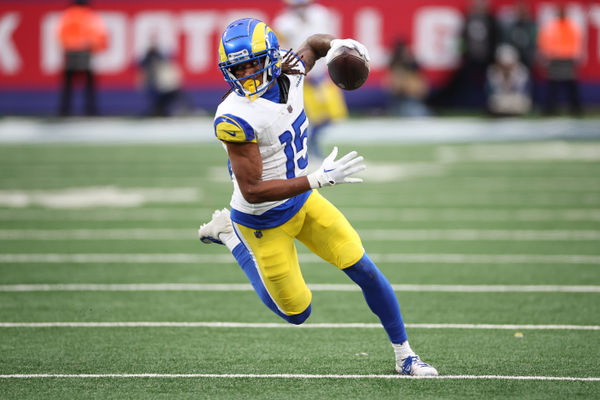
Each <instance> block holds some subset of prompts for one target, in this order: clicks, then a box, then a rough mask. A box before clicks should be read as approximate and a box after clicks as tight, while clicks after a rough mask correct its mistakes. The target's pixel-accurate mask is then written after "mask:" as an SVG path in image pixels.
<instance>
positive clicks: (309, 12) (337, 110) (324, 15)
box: [273, 0, 348, 162]
mask: <svg viewBox="0 0 600 400" xmlns="http://www.w3.org/2000/svg"><path fill="white" fill-rule="evenodd" d="M284 3H285V4H286V8H285V9H284V10H283V12H282V13H281V14H279V15H278V16H277V17H276V18H275V20H274V22H273V28H274V29H275V31H276V33H277V36H278V38H279V40H280V42H281V43H280V45H281V47H283V48H287V49H298V48H299V47H300V45H301V44H302V42H303V41H304V40H305V39H306V38H307V37H309V36H310V35H312V34H315V33H329V34H334V35H335V34H336V32H334V26H335V24H334V23H333V21H334V18H335V17H334V16H333V15H332V13H331V12H330V11H329V10H328V9H327V8H325V7H324V6H322V5H320V4H316V3H315V2H313V1H312V0H284ZM304 109H305V110H306V115H307V117H308V119H309V121H310V128H309V132H308V140H309V146H308V149H309V151H310V154H309V155H310V157H311V159H312V160H311V161H312V162H315V161H316V162H319V160H321V159H322V158H323V154H322V152H321V149H320V144H319V141H320V136H321V134H322V132H323V130H324V128H326V127H327V126H328V125H329V124H330V123H332V122H334V121H339V120H341V119H344V118H346V117H347V116H348V109H347V107H346V101H345V100H344V95H343V94H342V91H341V90H340V89H339V88H338V87H337V86H336V85H335V84H334V83H333V82H332V81H331V79H330V78H329V73H328V71H327V65H326V64H325V59H320V60H317V62H316V64H315V66H314V67H313V69H312V70H311V72H310V75H308V76H307V78H306V81H305V83H304Z"/></svg>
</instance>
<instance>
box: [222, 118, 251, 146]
mask: <svg viewBox="0 0 600 400" xmlns="http://www.w3.org/2000/svg"><path fill="white" fill-rule="evenodd" d="M215 136H216V137H217V139H219V140H223V141H225V142H236V143H243V142H252V143H256V135H255V134H254V129H253V128H252V126H250V124H249V123H248V122H246V121H245V120H244V119H242V118H240V117H238V116H235V115H232V114H223V115H219V116H218V117H217V118H216V119H215Z"/></svg>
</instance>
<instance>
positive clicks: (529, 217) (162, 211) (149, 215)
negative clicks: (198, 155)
mask: <svg viewBox="0 0 600 400" xmlns="http://www.w3.org/2000/svg"><path fill="white" fill-rule="evenodd" d="M573 179H575V178H573ZM212 211H213V210H212V209H208V208H198V209H196V208H194V209H180V208H158V207H156V208H133V209H108V210H106V209H90V210H86V211H80V210H73V209H70V210H53V211H52V212H49V211H48V210H44V209H42V210H36V209H17V210H14V209H11V210H0V220H3V221H22V220H36V221H149V220H150V221H190V220H193V219H194V218H197V219H198V224H200V222H201V221H202V218H205V219H207V218H209V217H210V214H211V213H212ZM343 211H344V214H346V215H347V216H348V217H350V218H351V219H352V220H361V221H363V220H364V221H366V220H368V221H374V220H375V221H392V220H393V221H440V220H442V221H478V222H490V221H492V222H494V221H502V222H507V221H600V209H597V208H589V209H588V208H583V209H577V208H574V209H571V208H565V209H556V210H552V209H544V208H527V209H515V210H511V209H493V208H486V209H476V210H474V209H469V208H440V209H438V208H434V209H432V208H370V207H365V208H360V207H344V209H343Z"/></svg>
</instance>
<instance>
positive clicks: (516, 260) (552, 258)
mask: <svg viewBox="0 0 600 400" xmlns="http://www.w3.org/2000/svg"><path fill="white" fill-rule="evenodd" d="M215 246H216V245H215ZM369 257H370V258H371V259H372V260H373V261H375V262H382V263H384V262H387V263H432V264H591V265H598V266H600V256H598V255H580V254H572V255H571V254H427V253H424V254H403V253H386V254H383V253H369ZM299 259H300V261H301V262H303V263H322V262H324V261H323V260H321V259H320V258H319V257H318V256H316V255H314V254H309V253H301V254H299ZM0 263H3V264H18V263H41V264H46V263H49V264H56V263H81V264H88V263H139V264H151V263H159V264H181V263H187V264H230V263H235V260H234V258H233V256H232V255H231V254H229V253H224V254H190V253H155V254H152V253H144V254H130V253H127V254H116V253H113V254H109V253H99V254H94V253H84V254H81V253H79V254H61V253H38V254H18V253H16V254H15V253H6V254H0Z"/></svg>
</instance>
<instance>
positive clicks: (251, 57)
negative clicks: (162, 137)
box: [198, 18, 437, 376]
mask: <svg viewBox="0 0 600 400" xmlns="http://www.w3.org/2000/svg"><path fill="white" fill-rule="evenodd" d="M339 47H349V48H354V49H356V50H357V51H358V52H359V53H361V54H362V55H363V56H365V57H366V58H367V59H368V53H367V49H366V48H365V47H364V46H363V45H362V44H360V43H358V42H356V41H354V40H352V39H343V40H341V39H335V38H334V37H333V36H331V35H327V34H315V35H312V36H310V37H309V38H308V39H307V40H306V41H305V42H304V44H302V46H300V48H299V49H298V52H297V53H296V54H294V53H293V52H289V51H284V50H280V49H279V44H278V40H277V36H276V35H275V33H274V32H273V30H272V29H271V28H270V27H269V26H267V25H266V24H265V23H264V22H261V21H259V20H256V19H252V18H246V19H241V20H237V21H235V22H233V23H231V24H230V25H229V26H228V27H227V28H226V29H225V31H224V33H223V35H222V37H221V42H220V44H219V69H220V70H221V72H222V73H223V76H224V77H225V80H226V81H227V82H228V83H229V85H230V87H231V90H230V92H229V93H228V94H226V95H225V97H224V100H223V102H222V103H221V104H220V105H219V107H218V108H217V112H216V116H215V120H214V128H215V135H216V136H217V138H218V139H219V140H221V142H222V143H223V146H224V147H225V150H226V151H227V155H228V158H229V160H228V161H229V172H230V175H231V178H232V181H233V195H232V198H231V203H230V205H231V212H229V211H228V210H227V209H223V210H217V211H215V212H214V214H213V217H212V220H211V221H210V222H209V223H207V224H204V225H202V226H201V227H200V229H199V230H198V235H199V237H200V239H201V240H202V241H203V242H206V243H212V242H215V243H220V244H225V245H226V246H227V247H228V248H229V250H230V251H231V252H232V253H233V256H234V257H235V259H236V261H237V262H238V264H239V265H240V267H241V268H242V269H243V271H244V272H245V273H246V275H247V277H248V279H249V280H250V283H251V284H252V286H253V288H254V289H255V291H256V292H257V294H258V296H259V297H260V299H261V300H262V301H263V302H264V304H265V305H266V306H267V307H268V308H269V309H271V310H272V311H273V312H274V313H276V314H277V315H279V316H280V317H282V318H283V319H284V320H286V321H288V322H290V323H292V324H302V323H303V322H304V321H305V320H306V319H307V318H308V316H309V315H310V312H311V298H312V294H311V292H310V290H309V289H308V287H307V285H306V283H305V282H304V279H303V277H302V273H301V271H300V266H299V264H298V254H297V251H296V247H295V243H294V241H295V239H298V240H299V241H301V242H302V243H304V244H305V245H306V246H307V247H308V248H309V249H310V250H311V251H313V252H314V253H315V254H317V255H318V256H320V257H321V258H323V259H324V260H325V261H327V262H329V263H331V264H333V265H335V266H336V267H337V268H339V269H341V270H342V271H344V273H346V275H348V276H349V277H350V279H352V280H353V281H354V282H356V283H357V284H358V285H359V286H360V287H361V289H362V291H363V294H364V297H365V299H366V301H367V304H368V306H369V307H370V309H371V310H372V311H373V312H374V313H375V314H376V315H377V316H378V317H379V319H380V321H381V323H382V325H383V327H384V329H385V330H386V332H387V334H388V336H389V338H390V340H391V342H392V346H393V348H394V351H395V355H396V370H397V371H398V372H399V373H401V374H408V375H416V376H432V375H433V376H435V375H437V371H436V369H435V368H433V367H432V366H430V365H428V364H426V363H424V362H423V361H421V360H420V359H419V357H418V356H417V355H416V354H415V353H414V352H413V351H412V349H411V348H410V345H409V343H408V340H407V336H406V330H405V328H404V322H403V321H402V316H401V314H400V307H399V305H398V300H397V299H396V295H395V293H394V291H393V289H392V287H391V285H390V284H389V282H388V281H387V279H386V278H385V276H383V274H382V273H381V272H380V271H379V269H377V267H376V266H375V264H374V263H373V262H372V261H371V260H370V259H369V257H368V255H367V254H366V252H365V250H364V249H363V246H362V243H361V240H360V238H359V236H358V234H357V233H356V231H355V230H354V229H353V228H352V226H351V225H350V224H349V223H348V221H347V220H346V218H345V217H344V216H343V215H342V213H341V212H340V211H339V210H338V209H337V208H336V207H334V206H333V205H332V204H331V203H330V202H329V201H327V200H326V199H325V198H324V197H322V196H321V195H320V194H319V192H318V191H317V189H318V188H324V187H327V186H333V185H339V184H343V183H358V182H362V179H360V178H357V177H354V176H353V175H354V174H356V173H358V172H360V171H362V170H363V169H364V168H365V167H364V165H363V164H361V162H362V161H363V158H362V157H360V156H358V155H357V153H356V152H354V151H353V152H351V153H348V154H346V155H345V156H343V157H341V158H340V159H337V160H336V158H337V147H335V148H334V149H333V151H332V153H331V154H330V155H329V156H328V157H326V158H325V160H324V161H323V164H322V165H321V166H320V167H319V169H318V170H316V171H315V172H313V173H310V174H308V173H307V166H308V161H307V148H306V142H307V137H306V132H307V128H308V119H307V117H306V113H305V112H304V105H303V85H304V80H305V74H307V73H308V72H310V70H311V69H312V67H313V65H314V64H315V61H316V60H317V59H319V58H322V57H325V59H326V60H328V54H332V52H334V51H335V50H336V49H338V48H339Z"/></svg>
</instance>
